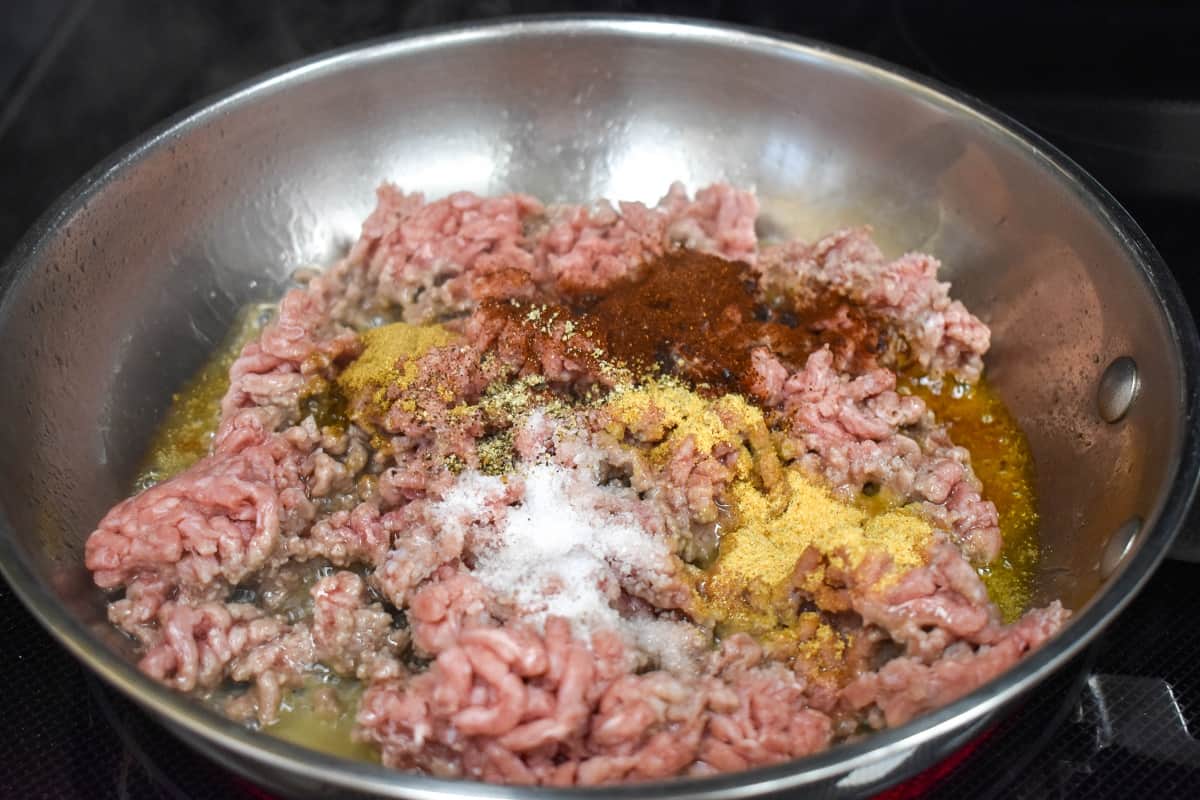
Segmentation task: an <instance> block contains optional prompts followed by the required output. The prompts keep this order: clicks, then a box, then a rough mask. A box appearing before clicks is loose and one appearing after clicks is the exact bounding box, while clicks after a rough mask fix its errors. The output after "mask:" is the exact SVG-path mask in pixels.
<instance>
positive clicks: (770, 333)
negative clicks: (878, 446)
mask: <svg viewBox="0 0 1200 800" xmlns="http://www.w3.org/2000/svg"><path fill="white" fill-rule="evenodd" d="M578 313H579V316H580V319H581V322H582V323H583V326H584V327H585V328H586V329H587V330H588V331H589V333H591V334H592V335H594V336H596V337H597V339H599V340H601V341H602V342H603V346H604V348H605V351H606V353H607V354H608V356H609V357H610V358H612V359H614V360H616V361H618V362H624V363H626V364H627V365H629V366H630V367H631V368H634V369H638V368H641V369H643V370H645V369H655V368H657V369H658V370H660V371H662V372H663V373H665V374H669V375H676V376H678V377H680V378H684V379H686V380H688V381H690V382H692V383H694V384H696V385H697V386H699V387H701V388H703V387H705V386H707V388H708V389H709V390H710V391H714V392H718V393H720V392H724V391H731V390H732V391H742V392H745V391H747V390H748V389H749V387H750V385H751V383H752V382H753V378H754V374H753V370H752V368H751V358H750V355H751V352H752V351H753V350H754V348H756V347H759V346H764V345H765V346H767V347H770V348H771V350H772V351H774V353H775V354H776V355H777V356H778V357H779V358H780V359H781V360H783V361H784V362H785V363H787V364H789V365H791V366H793V367H797V368H798V367H801V366H803V364H804V360H805V359H806V358H807V357H808V355H809V354H810V353H812V352H814V351H815V350H818V349H820V348H821V347H822V346H824V345H829V347H830V348H831V349H832V350H833V351H834V354H835V357H837V359H838V361H839V362H840V365H841V366H844V367H845V368H847V369H849V370H850V371H851V372H857V371H861V370H863V369H865V368H867V367H870V366H874V365H875V363H876V362H877V360H878V358H879V356H881V355H882V352H883V348H884V347H886V346H887V343H888V340H889V337H888V336H887V329H886V327H885V326H884V324H883V323H882V322H881V321H879V320H875V319H872V318H871V317H869V316H868V315H867V314H866V312H865V311H863V310H862V309H861V308H859V307H858V306H856V305H854V304H852V303H850V302H848V301H847V300H845V299H844V298H842V297H840V296H837V295H834V294H831V293H829V292H821V293H817V294H814V295H813V296H811V297H804V298H799V297H798V298H777V299H776V301H775V302H771V303H767V302H764V300H763V298H761V297H759V296H758V294H757V283H756V281H755V280H754V274H753V272H752V271H751V269H750V267H749V266H748V265H746V264H744V263H741V262H735V261H726V260H725V259H722V258H718V257H716V256H711V255H706V254H704V253H699V252H695V251H690V250H675V251H672V252H670V253H666V254H664V255H663V256H661V257H659V258H658V259H657V260H655V261H653V262H651V263H649V264H647V265H646V266H645V268H644V269H642V270H640V271H639V273H638V276H637V277H636V278H634V279H632V280H629V281H625V282H622V283H618V284H617V285H615V286H613V287H611V288H610V289H609V290H608V291H606V292H605V294H604V295H603V296H602V297H600V298H598V299H594V300H591V301H590V302H589V300H588V299H587V298H584V299H582V300H581V301H580V302H579V303H578Z"/></svg>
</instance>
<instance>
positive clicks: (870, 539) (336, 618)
mask: <svg viewBox="0 0 1200 800" xmlns="http://www.w3.org/2000/svg"><path fill="white" fill-rule="evenodd" d="M756 214H757V205H756V203H755V200H754V198H753V196H752V195H751V194H749V193H746V192H741V191H738V190H736V189H733V188H731V187H729V186H724V185H717V186H712V187H708V188H706V189H704V190H701V191H700V192H698V193H697V194H696V196H695V197H689V196H688V195H687V194H686V193H685V192H684V191H683V189H682V187H679V186H674V187H672V188H671V190H670V192H669V193H668V194H667V196H666V197H664V198H663V200H662V201H660V203H659V204H658V205H657V206H655V207H652V208H651V207H646V206H643V205H641V204H637V203H622V204H620V205H619V206H618V207H613V206H610V205H608V204H606V203H600V204H597V205H595V206H592V207H581V206H551V207H545V206H543V205H542V204H540V203H539V202H538V201H536V200H534V199H533V198H530V197H525V196H521V195H507V196H503V197H497V198H479V197H476V196H474V195H470V194H465V193H463V194H456V195H452V196H451V197H449V198H445V199H443V200H438V201H434V202H426V201H425V200H424V199H423V198H422V197H421V196H420V195H406V194H403V193H401V192H399V191H398V190H396V189H394V188H393V187H390V186H384V187H383V188H382V189H381V190H380V193H379V205H378V207H377V208H376V210H375V212H374V213H373V214H372V215H371V216H370V217H369V218H368V219H367V221H366V222H365V223H364V226H363V235H362V238H361V239H360V240H359V242H358V243H357V244H356V245H355V246H354V248H353V249H352V250H351V252H350V253H349V254H348V256H347V257H346V258H345V259H344V260H342V261H341V262H339V263H338V264H336V265H335V266H333V267H332V268H330V269H329V270H327V271H325V272H323V273H320V274H318V275H316V276H315V277H313V278H312V279H311V280H310V281H309V282H308V283H307V284H306V285H305V286H303V287H301V288H297V289H294V290H293V291H291V292H290V293H289V294H288V295H287V296H285V297H284V299H283V300H282V302H281V304H280V306H279V310H278V313H277V315H276V317H275V318H274V319H273V320H272V321H271V322H269V323H268V324H267V325H266V326H265V327H264V328H263V330H262V332H261V334H260V335H259V336H258V337H257V338H256V339H254V340H253V341H251V342H250V343H249V344H247V345H245V347H244V348H243V349H241V351H240V354H239V355H238V357H237V358H236V359H235V360H233V361H232V363H231V364H230V365H229V369H228V383H227V391H225V393H224V396H223V399H222V401H221V407H220V414H219V417H220V424H219V427H217V428H216V430H215V431H214V432H213V434H212V437H211V440H209V441H203V440H202V438H199V439H198V437H197V436H196V435H195V431H196V429H197V422H196V420H195V419H182V420H181V421H179V423H178V424H180V425H187V426H189V427H187V428H186V430H187V431H188V436H187V437H185V438H186V441H187V442H192V443H195V442H197V441H199V443H200V445H201V446H199V447H197V448H196V452H195V453H194V455H195V457H196V459H197V460H196V461H195V463H194V464H191V465H190V466H187V467H186V469H183V471H181V472H179V473H178V474H175V475H169V474H167V472H166V470H164V469H163V468H162V466H161V465H162V464H164V463H168V462H166V461H163V460H162V459H161V458H159V459H158V460H154V459H152V462H153V463H154V464H157V465H159V466H157V467H155V470H154V471H153V472H151V473H148V475H149V478H148V479H147V480H145V482H144V483H145V484H146V485H147V488H145V489H144V490H143V491H141V492H140V493H139V494H136V495H135V496H133V497H131V498H129V499H127V500H125V501H124V502H122V503H121V504H119V505H117V506H116V507H115V508H114V509H113V510H112V511H110V512H109V514H108V515H106V517H105V518H104V519H103V520H102V521H101V522H100V524H99V526H98V528H97V530H96V531H95V532H94V533H93V534H92V536H91V537H90V538H89V540H88V546H87V564H88V567H89V568H90V569H91V570H92V571H93V573H94V575H95V579H96V582H97V584H98V585H100V586H101V587H103V588H105V589H110V590H113V591H114V593H115V594H114V598H113V601H112V603H111V604H110V619H111V620H112V622H113V623H114V624H115V625H117V626H118V627H119V628H120V629H121V630H123V631H124V632H126V633H127V634H128V635H129V636H131V637H133V638H134V639H135V640H136V642H137V644H138V646H139V647H140V649H141V651H142V653H143V658H142V661H141V668H142V669H143V670H144V671H145V672H146V673H147V674H149V675H151V676H152V677H154V678H156V679H158V680H160V681H163V682H164V683H167V684H168V685H171V686H173V687H175V688H176V689H179V690H181V691H188V692H194V693H196V694H198V695H200V696H202V697H204V698H206V699H207V701H208V702H211V703H216V704H219V705H220V706H221V707H222V708H223V709H224V710H225V712H226V713H228V714H230V715H231V716H234V717H236V718H242V719H247V720H249V721H251V722H252V723H253V724H258V725H262V726H264V727H265V728H266V729H267V730H271V729H272V726H275V725H277V724H279V723H278V720H279V719H280V716H281V715H282V717H283V718H284V720H285V723H284V724H283V726H282V728H283V729H286V730H287V731H288V734H287V735H288V736H289V738H295V737H296V732H295V725H293V724H290V721H291V720H292V719H294V718H295V717H293V716H289V715H294V714H296V713H297V711H296V709H298V708H303V714H304V718H305V719H309V718H318V719H319V718H320V717H321V716H322V714H324V715H325V716H326V717H328V719H329V720H331V721H332V722H330V724H331V725H335V724H336V726H337V729H338V730H344V729H345V727H346V725H345V722H344V721H345V720H346V719H347V716H348V715H352V716H353V718H354V720H355V722H354V725H353V736H354V738H355V739H356V740H357V741H358V742H359V743H364V744H367V745H370V746H372V747H373V748H374V749H375V752H377V753H378V754H379V757H380V758H381V759H382V761H383V763H385V764H387V765H389V766H393V767H396V768H399V769H406V770H418V771H421V772H425V773H428V774H433V775H440V776H457V777H468V778H474V779H481V780H488V781H498V782H508V783H543V784H575V783H579V784H595V783H609V782H620V781H636V780H648V779H655V778H665V777H670V776H675V775H704V774H709V773H713V772H721V771H728V770H737V769H745V768H748V767H751V766H755V765H761V764H769V763H774V762H777V761H780V760H784V759H788V758H795V757H799V756H802V755H805V754H808V753H812V752H815V751H817V750H820V749H822V748H825V747H827V746H829V745H830V744H831V743H833V742H836V741H838V740H840V739H843V738H845V737H847V736H851V735H855V734H858V733H861V732H862V731H863V730H864V729H870V728H879V727H883V726H885V725H896V724H901V723H903V722H905V721H907V720H908V719H911V718H912V717H914V716H916V715H918V714H920V713H923V712H924V711H927V710H929V709H931V708H935V707H937V706H939V705H941V704H944V703H946V702H949V701H950V700H953V699H955V698H956V697H959V696H961V695H963V694H965V693H966V692H969V691H970V690H972V689H974V688H975V687H977V686H979V685H980V684H982V683H983V682H985V681H987V680H988V679H990V678H991V677H992V676H994V675H997V674H999V673H1000V672H1001V671H1003V670H1004V669H1006V668H1007V667H1009V666H1011V665H1012V664H1013V663H1014V662H1015V661H1016V660H1017V659H1019V658H1020V657H1021V656H1022V655H1024V654H1025V653H1027V652H1028V651H1029V650H1030V649H1032V648H1035V647H1037V646H1039V645H1040V644H1041V643H1042V642H1044V641H1045V640H1046V639H1047V638H1048V637H1049V636H1050V635H1052V634H1053V633H1054V631H1056V630H1057V629H1058V628H1059V627H1060V626H1061V625H1062V623H1063V621H1064V620H1065V618H1066V613H1067V612H1065V611H1064V610H1063V609H1062V608H1061V607H1060V606H1059V605H1058V604H1053V605H1051V606H1049V607H1047V608H1044V609H1034V610H1030V611H1026V610H1025V609H1024V605H1025V603H1026V594H1025V586H1026V585H1027V577H1028V571H1029V569H1030V568H1031V566H1032V557H1031V556H1030V555H1029V554H1030V553H1031V552H1032V553H1036V547H1032V548H1031V546H1030V543H1031V541H1032V538H1031V537H1032V535H1033V531H1034V529H1035V527H1036V514H1035V513H1034V512H1033V498H1032V491H1031V487H1032V482H1031V480H1032V474H1031V468H1030V461H1029V458H1028V450H1027V447H1026V446H1025V443H1024V438H1023V437H1022V436H1021V434H1020V431H1019V429H1018V428H1017V427H1016V426H1015V423H1014V422H1013V421H1012V419H1011V417H1009V416H1008V415H1007V413H1006V412H1004V411H1003V406H1002V405H1001V404H1000V403H999V401H998V400H997V399H996V398H995V396H994V395H993V394H992V393H991V392H990V390H989V389H988V388H987V386H986V384H985V383H983V382H982V381H981V379H980V376H981V372H982V357H983V354H984V352H985V351H986V349H987V346H988V340H989V334H988V330H987V328H986V327H985V326H984V325H983V324H982V323H981V322H980V321H979V320H978V319H976V318H975V317H974V316H972V315H971V314H970V312H969V311H968V310H967V309H965V308H964V307H963V306H962V304H961V303H959V302H957V301H955V300H952V299H951V298H950V297H949V294H948V290H949V286H948V285H947V284H944V283H941V282H939V281H938V280H937V269H938V264H937V262H936V261H935V260H934V259H932V258H930V257H929V256H925V255H920V254H909V255H905V256H902V257H901V258H899V259H896V260H888V259H886V258H884V256H883V255H882V253H880V252H879V250H878V249H877V248H876V247H875V246H874V244H872V242H871V241H870V238H869V236H868V232H867V231H865V230H846V231H840V232H837V233H834V234H832V235H830V236H828V237H826V238H824V239H822V240H820V241H817V242H814V243H802V242H788V243H784V244H776V245H760V243H759V242H758V241H757V238H756V236H755V233H754V220H755V216H756ZM226 363H228V362H226ZM194 388H195V394H194V395H192V396H186V397H182V398H181V399H180V403H181V407H186V408H201V407H203V409H202V410H204V413H206V414H211V411H208V410H206V409H208V408H209V406H210V405H211V404H210V403H209V404H207V405H206V403H207V400H204V401H203V402H202V401H200V400H197V399H196V398H209V397H211V396H213V395H214V392H213V385H212V384H211V383H208V384H205V385H203V386H197V387H194ZM188 403H190V405H188ZM931 408H936V409H937V410H938V415H941V416H944V417H945V418H946V419H947V420H949V421H950V422H951V423H952V424H953V426H954V427H953V429H950V428H948V427H947V425H946V424H945V423H944V422H943V421H941V420H940V419H939V416H935V414H934V413H933V411H931ZM980 408H983V409H986V410H987V413H986V420H985V419H984V418H983V416H981V415H980V414H979V413H976V411H977V409H980ZM960 433H961V436H960ZM952 436H955V437H958V438H959V439H960V441H955V440H954V439H952ZM185 438H181V437H179V436H174V437H172V436H171V435H170V431H166V432H164V434H163V437H162V438H161V441H167V442H171V443H172V447H173V448H174V449H172V450H171V459H170V462H169V463H172V464H178V463H179V462H180V461H182V460H183V459H182V458H181V457H180V453H181V451H180V448H179V442H181V441H184V440H185ZM968 440H969V441H968ZM985 442H986V443H988V444H987V445H986V446H984V445H983V444H981V443H985ZM964 444H966V445H969V446H970V447H974V446H975V445H976V444H980V446H981V447H982V448H984V449H985V450H986V458H984V460H983V461H982V462H981V463H982V465H983V468H982V471H981V472H980V473H979V474H977V473H976V470H974V469H973V467H972V458H971V452H970V450H969V449H968V448H966V447H963V446H962V445H964ZM152 455H154V454H152ZM996 464H999V465H1002V466H1003V474H1001V468H1000V467H996V468H993V465H996ZM981 478H982V480H981ZM151 484H152V485H151ZM993 490H995V493H996V494H997V496H998V497H999V498H1000V499H1001V503H1000V508H999V510H998V508H997V505H996V504H995V503H993V502H992V498H991V496H990V494H992V493H993ZM981 576H982V577H981ZM985 577H986V579H987V582H986V583H985V580H984V578H985ZM989 586H994V587H997V596H996V598H995V600H998V601H1001V602H1002V604H1003V613H1002V610H1001V607H1000V606H998V605H997V603H996V602H994V601H993V598H991V597H989V594H988V588H989ZM1001 590H1002V591H1001ZM314 709H323V711H320V712H318V711H314ZM313 724H319V723H313ZM327 734H328V731H326V732H324V733H323V734H322V735H321V736H316V735H314V737H313V740H314V741H315V740H317V739H321V741H325V740H327V739H328V735H327Z"/></svg>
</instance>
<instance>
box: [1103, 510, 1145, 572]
mask: <svg viewBox="0 0 1200 800" xmlns="http://www.w3.org/2000/svg"><path fill="white" fill-rule="evenodd" d="M1141 529H1142V519H1141V517H1130V518H1129V519H1127V520H1125V524H1124V525H1122V526H1121V527H1119V528H1117V529H1116V530H1115V531H1113V535H1112V536H1111V537H1109V540H1108V544H1106V545H1104V553H1102V554H1101V556H1100V577H1101V578H1107V577H1108V576H1110V575H1112V574H1113V573H1114V572H1116V571H1117V567H1119V566H1120V565H1121V562H1122V561H1124V560H1125V556H1126V555H1128V554H1129V551H1130V550H1132V549H1133V543H1134V542H1135V541H1137V535H1138V532H1139V531H1140V530H1141Z"/></svg>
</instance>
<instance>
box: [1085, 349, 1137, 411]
mask: <svg viewBox="0 0 1200 800" xmlns="http://www.w3.org/2000/svg"><path fill="white" fill-rule="evenodd" d="M1141 384H1142V382H1141V380H1139V379H1138V370H1137V362H1135V361H1134V360H1133V359H1132V358H1130V357H1129V356H1121V357H1120V358H1118V359H1116V360H1115V361H1113V362H1112V363H1111V364H1109V365H1108V368H1107V369H1105V370H1104V374H1103V375H1101V376H1100V388H1099V389H1097V391H1096V401H1097V405H1098V406H1099V409H1100V419H1102V420H1104V421H1105V422H1120V421H1121V419H1122V418H1124V416H1125V415H1126V414H1128V413H1129V407H1130V406H1132V405H1133V401H1134V400H1135V399H1137V393H1138V389H1139V388H1141Z"/></svg>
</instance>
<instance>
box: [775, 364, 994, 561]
mask: <svg viewBox="0 0 1200 800" xmlns="http://www.w3.org/2000/svg"><path fill="white" fill-rule="evenodd" d="M755 356H756V357H755V362H754V363H755V368H756V370H757V371H758V374H759V380H758V382H757V384H756V386H755V388H756V390H757V392H758V394H759V397H760V399H761V400H762V401H763V402H764V403H765V404H767V406H768V407H770V408H772V409H774V410H775V411H776V412H777V413H778V414H779V415H780V417H781V418H782V420H784V421H785V422H786V434H785V441H784V443H783V446H782V447H781V450H782V452H783V454H784V455H785V457H788V458H791V459H793V460H795V461H796V462H797V463H799V464H801V465H803V466H804V467H805V468H806V469H808V470H810V471H811V472H813V473H815V474H819V475H822V476H823V477H824V478H825V479H826V480H828V481H829V483H830V484H832V485H833V486H834V487H837V488H838V489H840V490H841V491H843V492H844V493H846V494H847V495H848V496H854V495H857V494H859V493H860V492H861V491H862V490H863V488H864V487H865V486H867V485H868V484H873V485H875V486H877V487H880V488H882V489H883V490H886V491H888V492H890V493H893V494H894V495H896V497H897V498H898V499H899V500H900V501H901V502H905V503H907V502H914V501H915V502H921V503H923V504H924V507H925V510H926V512H927V513H929V514H930V516H931V517H932V518H933V519H935V520H937V522H938V523H939V524H940V525H941V526H943V527H944V528H945V529H946V530H948V531H950V533H952V534H953V536H954V537H955V539H956V541H957V542H958V543H959V545H960V546H961V547H962V548H963V551H964V552H965V553H966V554H967V555H968V557H970V558H972V559H975V560H976V561H978V562H980V563H988V562H990V561H992V560H993V559H994V558H995V557H996V556H997V555H998V554H999V552H1000V546H1001V539H1000V528H999V519H998V516H997V514H996V507H995V505H993V504H992V503H990V502H988V501H986V500H984V499H983V498H982V496H981V494H980V493H981V491H982V486H981V485H980V483H979V479H978V478H976V477H975V475H974V473H973V472H972V471H971V465H970V453H968V452H967V451H966V450H964V449H963V448H961V447H956V446H955V445H954V443H953V442H951V441H950V437H949V436H948V435H947V434H946V432H945V430H944V429H942V428H940V427H939V426H938V424H937V421H936V420H935V419H934V417H933V415H932V413H930V412H929V410H928V409H926V407H925V403H924V402H923V401H922V400H921V399H920V398H917V397H912V396H904V395H900V394H897V393H896V376H895V374H894V373H892V372H890V371H888V370H886V369H875V370H872V371H870V372H867V373H866V374H863V375H860V376H858V377H854V378H848V377H847V376H845V375H843V374H841V373H839V372H837V371H836V370H835V369H834V368H833V357H832V355H831V354H830V353H829V351H828V350H818V351H817V352H815V353H813V354H812V355H811V356H809V358H808V362H807V363H806V364H805V365H804V368H803V369H801V370H798V371H796V372H794V373H791V374H788V372H787V370H786V369H785V368H783V367H782V365H780V364H779V362H778V360H777V359H775V358H774V357H773V356H772V355H771V354H770V353H768V352H765V351H759V352H757V353H756V354H755Z"/></svg>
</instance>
